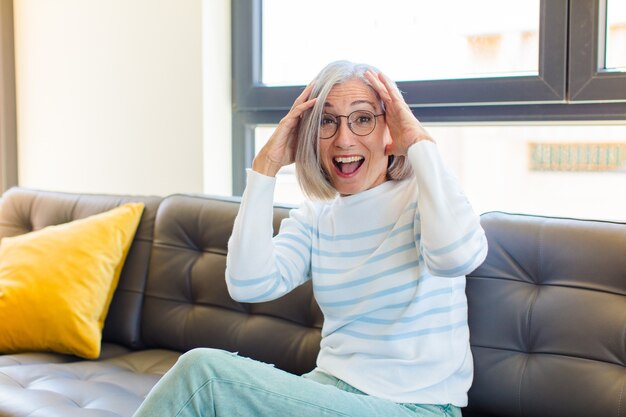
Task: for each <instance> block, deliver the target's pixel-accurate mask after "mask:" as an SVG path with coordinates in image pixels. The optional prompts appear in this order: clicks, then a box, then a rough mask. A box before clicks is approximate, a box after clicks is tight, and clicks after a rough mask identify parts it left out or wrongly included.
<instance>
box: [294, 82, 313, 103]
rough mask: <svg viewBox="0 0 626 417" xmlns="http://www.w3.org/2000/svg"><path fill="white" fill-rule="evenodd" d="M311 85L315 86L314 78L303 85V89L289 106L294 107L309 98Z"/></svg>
mask: <svg viewBox="0 0 626 417" xmlns="http://www.w3.org/2000/svg"><path fill="white" fill-rule="evenodd" d="M313 86H315V80H314V81H311V82H310V83H309V85H307V86H306V87H304V90H302V92H301V93H300V95H299V96H298V98H296V100H295V101H294V102H293V106H291V107H292V108H294V107H296V106H298V105H300V104H302V103H304V102H305V101H307V99H308V98H309V95H311V91H312V90H313Z"/></svg>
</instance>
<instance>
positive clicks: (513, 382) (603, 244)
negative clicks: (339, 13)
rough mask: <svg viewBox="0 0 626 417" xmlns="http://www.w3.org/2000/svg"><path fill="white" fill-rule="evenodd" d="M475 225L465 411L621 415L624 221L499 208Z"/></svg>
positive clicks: (625, 327)
mask: <svg viewBox="0 0 626 417" xmlns="http://www.w3.org/2000/svg"><path fill="white" fill-rule="evenodd" d="M482 225H483V228H484V229H485V232H486V234H487V239H488V241H489V255H488V256H487V259H486V261H485V262H484V263H483V265H482V266H481V267H479V268H478V269H477V270H476V271H474V272H473V273H472V274H471V275H470V276H469V277H468V283H467V295H468V301H469V323H470V334H471V344H472V351H473V354H474V361H475V376H474V384H473V386H472V388H471V390H470V404H469V408H468V409H467V410H465V411H464V416H492V417H497V416H526V417H605V416H620V415H626V414H625V413H626V391H625V384H626V225H625V224H619V223H610V222H598V221H582V220H571V219H557V218H547V217H538V216H523V215H512V214H504V213H488V214H485V215H483V216H482ZM620 413H621V414H620Z"/></svg>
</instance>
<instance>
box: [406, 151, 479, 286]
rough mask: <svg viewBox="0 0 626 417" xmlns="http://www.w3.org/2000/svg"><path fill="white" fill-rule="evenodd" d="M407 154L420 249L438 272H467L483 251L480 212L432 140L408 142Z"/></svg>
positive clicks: (440, 273)
mask: <svg viewBox="0 0 626 417" xmlns="http://www.w3.org/2000/svg"><path fill="white" fill-rule="evenodd" d="M408 157H409V160H410V161H411V164H412V166H413V169H414V170H415V173H416V178H417V183H418V189H419V193H418V207H419V212H420V226H421V239H420V245H421V248H420V249H421V251H422V254H423V256H424V258H425V260H426V262H427V264H429V266H430V268H431V269H432V270H433V272H435V273H437V274H439V275H446V276H448V275H449V276H455V275H464V274H466V273H468V272H470V271H471V270H473V269H474V268H475V267H476V266H477V264H479V263H480V262H482V260H483V259H484V256H485V255H486V239H485V237H484V231H483V230H482V228H481V226H480V218H479V216H477V215H476V213H475V212H474V210H473V209H472V207H471V205H470V203H469V201H468V199H467V197H466V196H465V194H464V192H463V190H462V189H461V187H460V185H459V183H458V181H457V180H456V178H454V176H453V175H452V174H451V173H450V172H449V171H448V169H447V168H446V167H445V165H444V163H443V161H442V159H441V155H440V154H439V151H438V149H437V146H436V145H435V144H434V143H432V142H427V141H423V142H419V143H417V144H415V145H413V146H411V147H410V148H409V152H408Z"/></svg>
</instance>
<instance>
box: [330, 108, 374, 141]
mask: <svg viewBox="0 0 626 417" xmlns="http://www.w3.org/2000/svg"><path fill="white" fill-rule="evenodd" d="M354 113H369V114H371V115H372V116H373V117H374V126H372V130H370V131H369V132H367V133H365V134H360V133H356V132H355V131H354V130H353V129H352V123H350V122H349V121H347V120H350V116H352V115H353V114H354ZM324 115H328V116H332V117H334V118H335V119H336V120H337V127H335V131H334V132H333V134H332V135H330V136H326V137H322V129H321V128H320V131H319V136H320V139H330V138H332V137H333V136H335V135H336V134H337V132H338V131H339V127H340V126H341V119H340V118H341V117H345V118H346V123H347V124H348V129H350V132H352V133H354V134H355V135H357V136H367V135H369V134H371V133H372V132H373V131H374V129H376V122H377V118H378V117H380V116H384V115H385V113H384V112H383V113H380V114H374V113H373V112H371V111H369V110H355V111H353V112H351V113H350V114H348V115H345V114H330V113H323V114H322V117H324Z"/></svg>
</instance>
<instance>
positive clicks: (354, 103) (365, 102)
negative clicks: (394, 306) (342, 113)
mask: <svg viewBox="0 0 626 417" xmlns="http://www.w3.org/2000/svg"><path fill="white" fill-rule="evenodd" d="M358 104H369V105H370V107H372V110H376V105H375V104H374V103H373V102H371V101H369V100H355V101H353V102H352V103H350V106H351V107H352V106H356V105H358ZM324 107H325V108H326V107H330V108H332V107H334V106H333V105H332V104H330V103H329V102H326V103H324Z"/></svg>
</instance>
